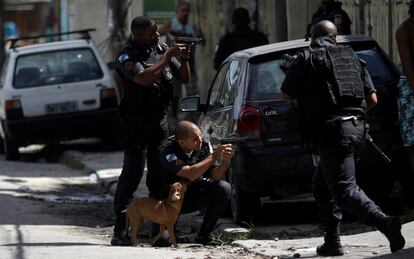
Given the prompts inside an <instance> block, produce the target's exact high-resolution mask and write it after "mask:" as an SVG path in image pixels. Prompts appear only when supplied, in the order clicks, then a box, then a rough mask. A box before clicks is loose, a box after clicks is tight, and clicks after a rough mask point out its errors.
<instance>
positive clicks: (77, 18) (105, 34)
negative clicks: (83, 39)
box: [68, 0, 143, 62]
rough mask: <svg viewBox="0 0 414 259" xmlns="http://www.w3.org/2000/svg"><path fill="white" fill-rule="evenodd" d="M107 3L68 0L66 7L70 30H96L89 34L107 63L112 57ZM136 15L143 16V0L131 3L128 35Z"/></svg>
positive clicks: (99, 0) (102, 1) (104, 1)
mask: <svg viewBox="0 0 414 259" xmlns="http://www.w3.org/2000/svg"><path fill="white" fill-rule="evenodd" d="M107 2H108V1H107V0H88V1H84V0H69V3H68V6H69V28H70V30H80V29H87V28H96V31H95V32H93V33H92V34H91V35H92V39H93V41H94V43H95V45H96V46H98V48H99V51H100V53H101V55H102V56H103V57H104V59H105V61H107V62H109V61H112V60H113V58H114V57H113V56H112V54H111V51H110V49H109V33H110V28H109V24H108V11H107V9H108V8H107V7H108V5H107ZM138 15H143V0H133V1H132V5H131V7H130V9H129V14H128V19H127V28H126V30H127V31H128V33H129V24H130V23H131V20H132V19H133V18H134V17H135V16H138Z"/></svg>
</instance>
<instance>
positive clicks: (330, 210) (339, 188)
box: [282, 20, 405, 256]
mask: <svg viewBox="0 0 414 259" xmlns="http://www.w3.org/2000/svg"><path fill="white" fill-rule="evenodd" d="M336 33H337V30H336V27H335V25H334V24H333V23H332V22H330V21H327V20H325V21H321V22H320V23H318V24H316V25H315V27H314V29H313V31H312V42H311V46H310V48H309V49H305V50H302V51H300V52H299V53H297V54H296V56H294V57H295V60H294V62H293V64H292V65H291V67H290V68H289V69H288V70H287V73H286V78H285V81H284V82H283V85H282V91H283V93H284V97H285V99H286V100H293V99H297V100H298V110H299V113H300V117H301V122H300V125H299V127H300V128H302V130H303V131H304V132H303V135H304V137H305V140H306V141H307V142H308V143H312V144H313V146H314V147H316V148H317V149H318V151H319V155H320V161H319V164H318V166H317V168H316V170H315V175H314V195H315V199H316V201H317V203H318V205H319V208H320V213H321V216H322V217H323V220H324V221H325V224H326V234H325V243H324V244H323V245H321V246H319V247H318V248H317V253H318V254H319V255H321V256H335V255H343V254H344V250H343V248H342V246H341V242H340V238H339V223H340V221H341V218H342V214H341V209H345V210H347V211H349V212H351V213H353V214H355V215H356V216H358V217H359V218H360V219H361V221H362V222H363V223H365V224H369V225H372V226H375V227H376V228H377V229H378V230H380V231H381V232H382V233H383V234H384V235H385V236H386V237H387V238H388V240H389V242H390V248H391V251H392V252H395V251H397V250H399V249H402V248H403V247H404V245H405V240H404V238H403V236H402V235H401V223H400V219H399V218H398V217H390V216H387V215H385V214H384V213H383V212H382V211H381V210H380V208H379V207H378V206H377V205H376V204H375V203H374V202H373V201H372V200H370V199H369V198H368V197H367V196H366V194H365V193H364V192H363V191H362V190H361V189H360V188H359V186H358V185H357V184H356V181H355V160H354V155H355V154H356V153H357V151H358V150H359V149H360V148H361V146H362V145H363V143H364V139H365V133H366V132H365V131H366V123H365V111H366V109H367V108H371V107H373V106H374V105H375V104H376V103H377V97H376V92H375V89H374V86H373V84H372V81H371V78H370V76H369V74H368V71H367V70H366V68H365V65H364V63H363V61H361V60H359V59H358V58H357V56H356V55H355V54H354V53H353V51H352V49H351V48H350V47H349V46H339V45H336Z"/></svg>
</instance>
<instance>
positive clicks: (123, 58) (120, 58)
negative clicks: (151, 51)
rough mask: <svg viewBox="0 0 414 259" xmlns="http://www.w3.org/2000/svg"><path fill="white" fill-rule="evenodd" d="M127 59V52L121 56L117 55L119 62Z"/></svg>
mask: <svg viewBox="0 0 414 259" xmlns="http://www.w3.org/2000/svg"><path fill="white" fill-rule="evenodd" d="M127 59H129V56H128V54H126V53H124V54H122V55H121V56H119V58H118V61H119V63H122V62H124V61H125V60H127Z"/></svg>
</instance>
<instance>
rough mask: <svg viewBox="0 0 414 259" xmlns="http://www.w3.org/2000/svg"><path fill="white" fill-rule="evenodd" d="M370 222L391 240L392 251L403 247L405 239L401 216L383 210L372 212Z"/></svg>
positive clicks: (369, 217)
mask: <svg viewBox="0 0 414 259" xmlns="http://www.w3.org/2000/svg"><path fill="white" fill-rule="evenodd" d="M367 220H368V224H369V225H372V226H374V227H376V228H377V229H378V230H379V231H380V232H381V233H383V234H384V235H385V236H386V237H387V239H388V241H389V242H390V249H391V252H392V253H394V252H396V251H398V250H400V249H402V248H403V247H404V245H405V239H404V237H403V236H402V234H401V221H400V218H399V217H393V216H387V215H385V214H384V213H382V212H381V211H377V212H374V213H372V214H371V215H369V216H368V218H367Z"/></svg>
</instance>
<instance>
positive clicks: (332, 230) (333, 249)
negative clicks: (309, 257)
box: [316, 224, 345, 256]
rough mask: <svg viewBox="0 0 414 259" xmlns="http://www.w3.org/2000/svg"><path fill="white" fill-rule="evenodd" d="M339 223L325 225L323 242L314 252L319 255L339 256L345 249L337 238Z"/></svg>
mask: <svg viewBox="0 0 414 259" xmlns="http://www.w3.org/2000/svg"><path fill="white" fill-rule="evenodd" d="M339 232H340V225H339V224H335V226H327V228H326V234H325V243H323V244H322V245H320V246H318V247H317V248H316V253H317V254H318V255H320V256H340V255H344V254H345V251H344V249H343V247H342V245H341V239H340V238H339Z"/></svg>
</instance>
